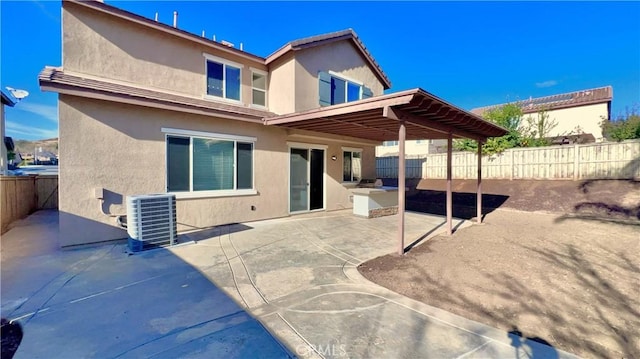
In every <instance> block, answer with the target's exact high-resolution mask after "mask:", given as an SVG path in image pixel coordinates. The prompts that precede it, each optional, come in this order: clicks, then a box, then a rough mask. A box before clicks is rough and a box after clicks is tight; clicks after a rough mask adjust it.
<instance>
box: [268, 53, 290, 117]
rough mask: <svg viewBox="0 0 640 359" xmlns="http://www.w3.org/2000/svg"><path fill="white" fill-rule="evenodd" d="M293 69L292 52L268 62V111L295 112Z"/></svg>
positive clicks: (279, 112)
mask: <svg viewBox="0 0 640 359" xmlns="http://www.w3.org/2000/svg"><path fill="white" fill-rule="evenodd" d="M295 69H296V64H295V59H294V57H293V54H289V55H285V56H283V57H281V58H279V59H278V60H276V61H274V62H272V63H271V64H269V91H268V96H269V111H271V112H275V113H277V114H280V115H283V114H287V113H292V112H295V102H294V101H295V92H296V87H295V86H296V83H295Z"/></svg>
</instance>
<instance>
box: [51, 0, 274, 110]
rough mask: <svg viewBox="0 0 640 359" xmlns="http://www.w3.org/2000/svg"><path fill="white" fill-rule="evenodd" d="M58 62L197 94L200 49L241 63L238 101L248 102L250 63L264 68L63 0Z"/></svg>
mask: <svg viewBox="0 0 640 359" xmlns="http://www.w3.org/2000/svg"><path fill="white" fill-rule="evenodd" d="M62 46H63V66H64V69H65V70H66V71H74V72H79V73H83V74H88V75H95V76H100V77H104V78H108V79H114V80H119V81H126V82H132V83H135V84H136V85H138V86H146V87H151V88H158V89H164V90H168V91H172V92H178V93H183V94H186V95H190V96H194V97H198V98H202V97H203V96H204V95H205V94H206V80H205V78H206V75H205V74H206V72H205V71H206V69H205V66H206V65H205V58H204V56H203V53H208V54H210V55H214V56H218V57H221V58H224V59H226V60H229V61H233V62H236V63H239V64H241V65H243V66H244V68H242V69H241V74H242V75H241V76H242V80H241V82H242V90H241V101H242V102H243V103H244V104H245V105H246V106H248V105H249V104H250V103H251V71H250V67H253V68H257V69H260V70H264V71H266V66H265V65H264V64H263V63H261V62H259V61H251V60H248V59H245V58H242V57H239V56H236V55H234V54H229V53H226V52H222V51H220V50H217V49H214V48H212V47H207V46H205V45H201V44H197V43H193V42H190V41H185V40H184V39H181V38H178V37H176V36H173V35H170V34H167V33H165V32H163V31H160V30H156V29H151V28H148V27H145V26H142V25H139V24H135V23H132V22H129V21H125V20H122V19H120V18H117V17H115V16H109V15H106V14H102V13H98V12H96V11H92V10H88V9H86V8H84V7H83V6H81V5H77V4H73V3H68V2H65V3H63V43H62Z"/></svg>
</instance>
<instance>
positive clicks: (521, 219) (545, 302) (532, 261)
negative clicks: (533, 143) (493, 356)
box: [359, 180, 640, 358]
mask: <svg viewBox="0 0 640 359" xmlns="http://www.w3.org/2000/svg"><path fill="white" fill-rule="evenodd" d="M443 185H444V183H443V181H422V182H421V183H420V184H419V185H418V188H423V190H421V191H418V192H419V193H417V194H414V195H413V196H412V197H411V199H408V207H413V209H421V210H423V211H426V212H430V213H439V212H440V211H441V209H442V208H440V207H441V206H440V205H439V204H438V203H437V202H440V201H439V198H440V197H442V198H444V197H443V196H444V194H443V192H442V190H443V189H444V187H443ZM483 185H484V188H485V193H488V194H487V195H486V196H485V204H487V205H488V207H489V208H488V210H489V211H491V212H490V213H489V214H487V215H486V217H485V221H484V224H482V225H473V226H471V227H467V228H463V229H461V230H459V231H458V232H456V233H455V234H454V235H453V236H452V237H447V236H446V235H441V236H438V237H435V238H433V239H431V240H429V241H427V242H426V243H424V244H421V245H419V246H417V247H415V248H414V249H412V250H411V251H410V252H408V253H407V254H406V255H405V256H404V257H399V256H397V255H387V256H384V257H379V258H376V259H374V260H371V261H369V262H367V263H364V264H363V265H362V266H360V268H359V269H360V272H361V273H362V274H363V275H364V276H365V277H367V278H368V279H370V280H371V281H373V282H376V283H378V284H380V285H383V286H385V287H387V288H389V289H391V290H394V291H396V292H398V293H401V294H403V295H406V296H408V297H411V298H414V299H416V300H419V301H422V302H424V303H427V304H429V305H433V306H435V307H438V308H442V309H445V310H448V311H451V312H453V313H456V314H458V315H461V316H463V317H466V318H469V319H473V320H476V321H479V322H482V323H485V324H488V325H491V326H494V327H497V328H501V329H504V330H505V331H509V330H513V329H514V328H517V329H518V330H520V331H521V332H523V334H524V336H526V337H528V338H538V339H543V340H545V341H547V342H549V343H550V344H551V345H552V346H554V347H556V348H558V349H562V350H566V351H569V352H571V353H575V354H577V355H580V356H583V357H586V358H640V182H634V181H592V182H570V181H553V182H551V181H488V180H487V181H485V182H484V183H483ZM473 186H474V184H473V183H471V182H466V183H465V182H462V181H458V182H457V183H454V190H456V191H460V193H457V194H456V195H455V196H454V208H455V207H456V206H457V207H458V210H457V212H458V215H460V214H462V215H463V217H464V215H465V214H467V215H468V217H466V218H470V217H471V216H474V215H475V207H473V206H474V204H475V195H470V194H465V193H464V192H472V191H473V190H474V187H473ZM427 188H428V189H427ZM525 211H526V212H525ZM541 211H544V212H541ZM454 213H456V211H454Z"/></svg>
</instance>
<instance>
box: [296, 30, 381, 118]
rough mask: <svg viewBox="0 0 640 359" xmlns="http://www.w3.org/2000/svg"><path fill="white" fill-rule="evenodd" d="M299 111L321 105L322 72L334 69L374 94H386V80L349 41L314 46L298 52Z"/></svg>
mask: <svg viewBox="0 0 640 359" xmlns="http://www.w3.org/2000/svg"><path fill="white" fill-rule="evenodd" d="M295 60H296V69H295V88H296V93H295V101H296V103H295V110H296V111H304V110H308V109H312V108H317V107H320V104H319V102H318V101H319V84H318V72H320V71H329V70H330V71H333V72H335V73H337V74H338V75H342V76H344V77H345V78H347V79H353V80H356V81H359V82H362V83H363V84H364V85H365V86H366V87H368V88H370V89H371V91H372V92H373V95H374V96H378V95H382V93H383V86H382V83H380V81H379V80H378V78H377V77H376V76H375V74H374V72H373V71H372V70H371V68H370V67H369V66H368V64H367V63H366V62H365V60H364V59H363V58H362V55H360V53H359V52H358V51H357V50H356V48H355V47H354V46H353V45H352V44H351V43H350V42H349V41H338V42H333V43H331V44H328V45H323V46H317V47H312V48H309V49H305V50H300V51H297V52H296V55H295Z"/></svg>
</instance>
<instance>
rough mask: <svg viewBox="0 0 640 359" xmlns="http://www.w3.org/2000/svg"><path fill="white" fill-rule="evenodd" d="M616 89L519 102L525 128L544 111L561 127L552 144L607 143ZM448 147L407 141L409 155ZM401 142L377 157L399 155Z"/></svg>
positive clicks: (391, 144) (478, 111)
mask: <svg viewBox="0 0 640 359" xmlns="http://www.w3.org/2000/svg"><path fill="white" fill-rule="evenodd" d="M612 98H613V89H612V87H611V86H606V87H600V88H595V89H588V90H581V91H575V92H570V93H564V94H559V95H553V96H546V97H538V98H530V99H528V100H522V101H517V102H515V103H516V104H518V105H520V106H521V108H522V112H523V114H524V116H523V119H522V125H526V124H527V123H528V120H529V119H530V120H533V121H535V120H537V119H538V116H539V113H540V111H544V112H545V113H546V115H548V116H549V117H548V120H550V121H555V122H556V123H557V125H556V126H555V127H554V128H553V129H552V130H551V132H550V133H549V134H548V136H547V137H549V138H550V140H551V141H552V143H554V144H555V143H560V144H561V143H563V141H562V140H563V139H564V140H565V142H567V141H569V142H575V141H574V140H572V139H574V138H576V136H578V135H582V136H580V137H579V139H578V141H577V142H580V141H587V142H588V141H590V139H595V140H596V141H602V140H603V137H604V136H603V134H602V127H601V126H600V123H601V122H602V121H609V120H610V119H611V100H612ZM503 105H505V104H499V105H491V106H486V107H480V108H475V109H472V110H471V112H472V113H474V114H477V115H480V116H482V115H483V114H484V113H485V112H486V111H487V110H489V109H492V108H496V107H499V106H503ZM446 150H447V146H446V141H444V140H417V141H407V143H406V154H407V155H424V154H429V153H442V152H446ZM397 155H398V144H397V141H387V142H385V143H383V145H382V146H378V147H376V156H377V157H383V156H397Z"/></svg>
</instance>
